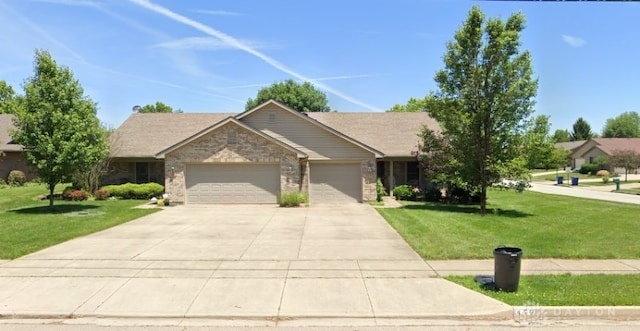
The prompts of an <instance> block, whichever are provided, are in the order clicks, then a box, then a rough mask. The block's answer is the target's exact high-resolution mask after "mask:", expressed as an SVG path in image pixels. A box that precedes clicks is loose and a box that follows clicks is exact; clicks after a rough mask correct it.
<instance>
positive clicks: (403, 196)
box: [393, 185, 416, 200]
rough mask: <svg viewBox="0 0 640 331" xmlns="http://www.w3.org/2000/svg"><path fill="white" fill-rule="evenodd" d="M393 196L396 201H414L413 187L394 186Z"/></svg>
mask: <svg viewBox="0 0 640 331" xmlns="http://www.w3.org/2000/svg"><path fill="white" fill-rule="evenodd" d="M393 196H395V197H396V199H398V200H415V199H416V193H415V192H414V191H413V187H411V186H409V185H400V186H396V187H395V188H394V189H393Z"/></svg>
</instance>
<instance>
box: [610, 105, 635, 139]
mask: <svg viewBox="0 0 640 331" xmlns="http://www.w3.org/2000/svg"><path fill="white" fill-rule="evenodd" d="M602 137H603V138H638V137H640V115H638V113H636V112H635V111H632V112H626V113H622V114H620V115H618V116H617V117H614V118H609V119H607V122H605V124H604V129H603V130H602Z"/></svg>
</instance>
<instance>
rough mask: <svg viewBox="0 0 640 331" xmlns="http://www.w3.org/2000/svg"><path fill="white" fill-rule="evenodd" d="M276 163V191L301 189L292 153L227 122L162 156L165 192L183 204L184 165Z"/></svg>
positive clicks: (298, 173) (295, 156)
mask: <svg viewBox="0 0 640 331" xmlns="http://www.w3.org/2000/svg"><path fill="white" fill-rule="evenodd" d="M244 162H252V163H279V164H280V191H281V192H282V193H285V192H298V191H300V189H301V182H302V181H301V177H300V171H301V168H300V163H299V161H298V156H297V154H296V153H295V152H293V151H291V150H288V149H286V148H284V147H281V146H279V145H277V144H275V143H273V142H272V141H269V140H268V139H265V138H264V137H262V136H260V135H258V134H256V133H254V132H251V131H249V130H247V129H245V128H242V127H240V126H238V125H236V124H233V123H228V124H226V125H224V126H222V127H220V128H218V129H217V130H215V131H213V132H211V133H210V134H208V135H205V136H203V137H201V138H199V139H197V140H195V141H193V142H191V143H189V144H187V145H185V146H183V147H180V148H178V149H176V150H174V151H171V152H170V153H167V154H166V155H165V191H166V192H167V194H169V196H170V197H171V200H172V201H174V202H176V203H184V201H185V193H186V178H185V171H186V165H187V164H189V163H198V164H202V163H244Z"/></svg>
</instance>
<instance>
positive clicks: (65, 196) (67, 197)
mask: <svg viewBox="0 0 640 331" xmlns="http://www.w3.org/2000/svg"><path fill="white" fill-rule="evenodd" d="M75 190H76V188H74V187H73V186H67V187H65V188H64V190H62V199H64V200H71V192H73V191H75Z"/></svg>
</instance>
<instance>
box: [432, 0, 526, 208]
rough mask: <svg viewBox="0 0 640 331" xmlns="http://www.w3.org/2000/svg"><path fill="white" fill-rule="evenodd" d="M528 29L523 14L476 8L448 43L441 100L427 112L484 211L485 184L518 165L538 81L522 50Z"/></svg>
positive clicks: (458, 172)
mask: <svg viewBox="0 0 640 331" xmlns="http://www.w3.org/2000/svg"><path fill="white" fill-rule="evenodd" d="M524 27H525V18H524V15H522V14H521V13H516V14H513V15H511V16H510V17H509V18H508V19H507V20H506V22H505V21H503V20H502V19H500V18H489V19H486V18H485V15H484V13H482V11H481V10H480V8H478V7H477V6H474V7H473V8H472V9H471V10H470V12H469V15H468V17H467V19H466V21H465V22H464V24H463V25H462V27H461V28H460V29H459V30H458V31H457V32H456V33H455V36H454V39H453V40H452V41H451V42H449V43H448V45H447V52H446V54H445V55H444V64H445V68H444V69H442V70H439V71H438V72H437V74H436V76H435V81H436V83H437V85H438V87H439V91H438V92H437V93H436V94H435V97H436V98H437V99H438V100H439V102H433V105H434V106H433V107H432V106H431V103H430V107H429V108H430V109H429V110H428V111H429V112H430V113H431V115H432V116H433V117H434V118H435V119H437V120H438V122H439V123H440V125H441V127H442V131H443V134H444V135H445V136H446V137H447V141H448V142H449V144H450V145H451V147H452V148H451V151H452V155H451V156H450V157H452V158H455V159H456V162H457V164H458V168H457V170H456V175H457V176H459V177H460V178H461V179H462V180H463V181H464V182H465V183H466V184H467V188H468V189H471V190H475V191H477V193H478V195H479V196H480V212H481V213H482V214H485V213H486V204H487V188H488V187H489V186H490V185H492V184H493V183H497V182H499V181H500V180H501V178H502V176H503V175H504V171H505V170H506V169H508V168H509V166H510V165H513V164H516V163H515V162H514V161H515V160H516V159H517V156H518V155H519V153H520V146H521V145H520V143H521V136H522V132H523V131H524V129H525V128H526V119H528V117H529V116H530V115H531V113H532V112H533V105H534V103H535V102H534V97H535V95H536V91H537V86H538V82H537V79H534V78H532V73H533V69H532V65H531V55H530V54H529V52H528V51H523V52H521V51H520V46H521V45H520V32H521V31H522V30H523V29H524ZM520 164H521V162H520ZM511 170H514V169H511ZM511 172H514V173H515V172H518V171H511Z"/></svg>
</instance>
